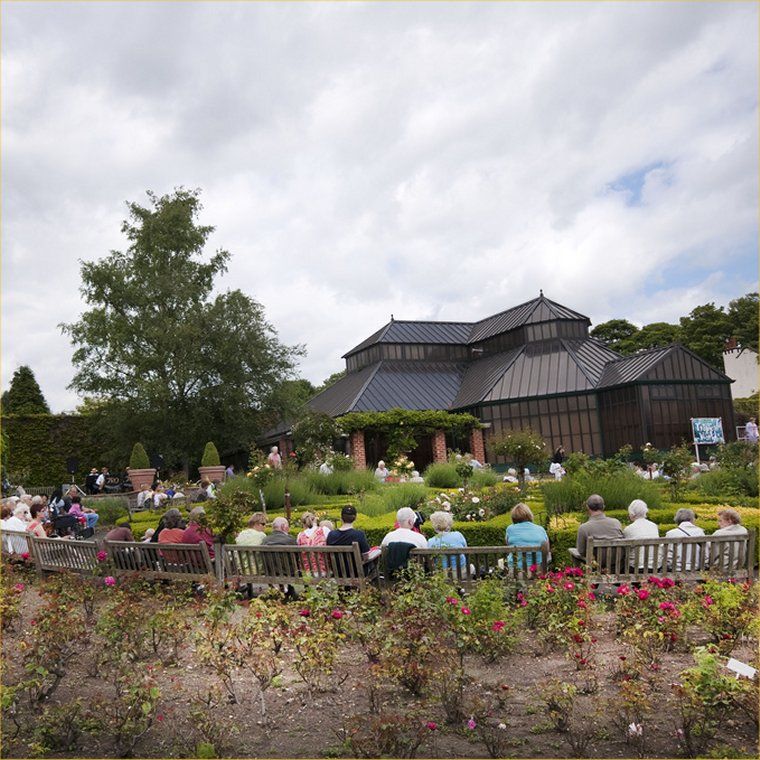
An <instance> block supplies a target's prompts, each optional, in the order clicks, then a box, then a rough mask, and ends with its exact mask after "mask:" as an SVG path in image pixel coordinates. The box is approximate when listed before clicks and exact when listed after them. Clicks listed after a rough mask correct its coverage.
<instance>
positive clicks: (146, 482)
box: [129, 467, 156, 491]
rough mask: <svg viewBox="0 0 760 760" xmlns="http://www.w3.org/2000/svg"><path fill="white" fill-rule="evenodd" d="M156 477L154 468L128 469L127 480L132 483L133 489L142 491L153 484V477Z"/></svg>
mask: <svg viewBox="0 0 760 760" xmlns="http://www.w3.org/2000/svg"><path fill="white" fill-rule="evenodd" d="M155 477H156V470H155V468H153V467H151V468H149V469H147V470H129V480H130V482H131V483H132V490H133V491H142V490H143V489H145V488H150V487H151V486H152V485H153V479H154V478H155Z"/></svg>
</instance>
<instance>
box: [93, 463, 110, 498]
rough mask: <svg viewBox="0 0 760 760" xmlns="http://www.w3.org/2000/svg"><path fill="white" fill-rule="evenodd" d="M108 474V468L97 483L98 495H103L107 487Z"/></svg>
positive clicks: (103, 471) (102, 472)
mask: <svg viewBox="0 0 760 760" xmlns="http://www.w3.org/2000/svg"><path fill="white" fill-rule="evenodd" d="M107 474H108V468H107V467H104V468H103V469H102V470H101V471H100V475H98V479H97V480H96V481H95V485H96V486H97V487H98V493H103V490H104V489H105V487H106V475H107Z"/></svg>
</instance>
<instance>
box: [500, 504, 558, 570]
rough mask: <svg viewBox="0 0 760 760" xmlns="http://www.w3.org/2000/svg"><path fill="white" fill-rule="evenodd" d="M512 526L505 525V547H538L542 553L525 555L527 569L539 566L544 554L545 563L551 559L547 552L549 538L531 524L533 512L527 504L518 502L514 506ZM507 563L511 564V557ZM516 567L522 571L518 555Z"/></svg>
mask: <svg viewBox="0 0 760 760" xmlns="http://www.w3.org/2000/svg"><path fill="white" fill-rule="evenodd" d="M510 517H511V518H512V524H511V525H507V530H506V535H505V538H506V543H507V546H540V547H541V549H542V551H540V552H536V553H535V555H534V554H533V553H532V552H530V553H528V554H526V555H525V561H526V564H527V566H528V567H530V566H531V565H540V564H541V563H542V562H543V559H544V555H543V552H546V561H547V562H548V561H549V560H550V559H551V554H550V552H549V536H547V535H546V531H545V530H544V529H543V528H542V527H541V526H540V525H536V523H534V522H533V512H531V509H530V507H529V506H528V505H527V504H523V503H522V502H520V503H519V504H515V506H514V507H513V508H512V512H511V513H510ZM507 561H508V563H509V564H510V565H511V564H512V555H510V556H509V558H508V560H507ZM517 566H518V568H519V569H521V570H522V556H521V555H518V558H517Z"/></svg>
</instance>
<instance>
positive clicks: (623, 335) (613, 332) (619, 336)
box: [589, 319, 639, 353]
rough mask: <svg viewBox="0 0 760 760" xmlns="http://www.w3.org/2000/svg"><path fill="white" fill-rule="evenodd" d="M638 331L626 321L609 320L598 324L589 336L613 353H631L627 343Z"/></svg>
mask: <svg viewBox="0 0 760 760" xmlns="http://www.w3.org/2000/svg"><path fill="white" fill-rule="evenodd" d="M638 331H639V328H638V327H636V325H634V324H632V323H631V322H629V321H628V320H627V319H610V320H609V321H608V322H602V323H601V324H598V325H597V326H596V327H595V328H594V329H593V330H591V332H590V333H589V334H590V335H591V337H592V338H596V339H597V340H600V341H601V342H602V343H604V344H606V345H607V346H608V347H609V348H611V349H612V350H613V351H620V353H633V350H632V349H630V348H629V342H630V340H631V339H632V338H633V337H634V336H635V335H636V333H637V332H638ZM621 349H624V350H621Z"/></svg>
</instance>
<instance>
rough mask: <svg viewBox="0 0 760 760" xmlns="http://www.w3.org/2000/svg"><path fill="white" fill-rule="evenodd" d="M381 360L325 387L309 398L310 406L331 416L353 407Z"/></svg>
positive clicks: (336, 415)
mask: <svg viewBox="0 0 760 760" xmlns="http://www.w3.org/2000/svg"><path fill="white" fill-rule="evenodd" d="M379 366H380V362H377V364H370V365H369V366H368V367H364V368H362V369H360V370H359V371H358V372H349V373H348V374H347V375H346V376H345V377H344V378H341V379H340V380H338V382H337V383H333V384H332V385H331V386H330V387H329V388H325V389H324V390H323V391H322V393H318V394H317V395H316V396H314V397H313V398H312V399H310V400H309V402H308V406H309V408H310V409H313V410H314V411H315V412H324V413H325V414H329V415H330V416H331V417H338V416H340V415H341V414H346V412H350V411H351V410H352V409H353V406H354V403H355V402H356V400H357V399H358V398H359V396H360V395H361V392H362V390H364V387H365V385H366V384H367V383H368V382H369V380H371V379H372V376H373V375H374V374H375V372H377V369H378V367H379Z"/></svg>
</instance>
